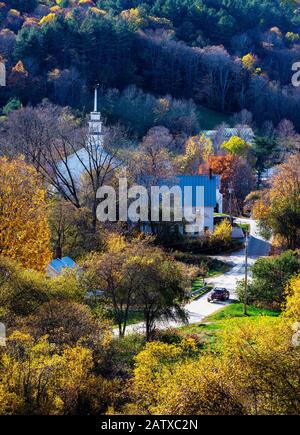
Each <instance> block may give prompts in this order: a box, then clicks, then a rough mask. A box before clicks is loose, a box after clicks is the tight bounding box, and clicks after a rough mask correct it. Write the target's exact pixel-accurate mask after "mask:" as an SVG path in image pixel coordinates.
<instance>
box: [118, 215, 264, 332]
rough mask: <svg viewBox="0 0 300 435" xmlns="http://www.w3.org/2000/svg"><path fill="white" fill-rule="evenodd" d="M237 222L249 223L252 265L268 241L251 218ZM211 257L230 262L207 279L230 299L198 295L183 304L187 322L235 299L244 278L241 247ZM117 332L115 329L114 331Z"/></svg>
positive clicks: (162, 325)
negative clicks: (226, 268) (213, 299)
mask: <svg viewBox="0 0 300 435" xmlns="http://www.w3.org/2000/svg"><path fill="white" fill-rule="evenodd" d="M236 221H237V222H241V223H247V224H249V225H250V237H249V248H248V264H249V266H251V265H253V264H254V263H255V261H256V260H257V259H258V258H259V257H264V256H267V255H268V254H269V251H270V246H271V245H270V243H269V242H267V241H266V240H265V239H263V238H262V237H261V236H260V235H259V233H258V228H257V224H256V222H255V221H254V220H252V219H237V220H236ZM213 258H217V259H220V260H222V261H224V262H227V263H230V264H231V265H232V269H231V270H230V271H229V272H227V273H225V274H223V275H219V276H218V277H216V278H211V279H209V280H208V283H209V284H213V285H214V286H216V287H226V288H227V289H228V290H229V291H230V300H229V301H228V302H220V303H209V302H207V294H205V295H203V296H200V297H199V298H198V299H195V300H194V301H192V302H190V303H189V304H187V305H186V306H185V309H186V311H187V313H188V317H189V323H190V324H192V323H198V322H201V321H202V320H203V319H204V318H205V317H206V316H208V315H210V314H213V313H214V312H216V311H218V310H220V309H221V308H223V307H224V306H226V305H227V304H229V303H231V302H232V301H233V300H234V299H236V293H235V289H236V283H237V281H238V280H241V279H243V278H244V275H245V250H244V249H242V250H240V251H237V252H235V253H233V254H225V255H219V256H214V257H213ZM181 325H182V324H180V323H178V322H163V321H159V322H157V324H156V327H157V328H159V329H165V328H168V327H179V326H181ZM143 331H144V324H143V323H138V324H135V325H129V326H127V329H126V333H127V334H128V333H132V332H143ZM114 332H115V331H114ZM116 332H117V331H116Z"/></svg>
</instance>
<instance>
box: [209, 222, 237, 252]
mask: <svg viewBox="0 0 300 435" xmlns="http://www.w3.org/2000/svg"><path fill="white" fill-rule="evenodd" d="M212 241H213V243H222V244H224V245H225V246H227V245H230V243H231V242H232V226H231V225H230V223H229V222H228V221H227V220H225V219H224V220H223V221H222V222H221V223H220V224H219V225H217V226H216V228H215V231H214V232H213V234H212Z"/></svg>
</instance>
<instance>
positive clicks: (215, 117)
mask: <svg viewBox="0 0 300 435" xmlns="http://www.w3.org/2000/svg"><path fill="white" fill-rule="evenodd" d="M197 115H198V120H199V124H200V128H201V130H213V129H215V127H217V126H218V125H220V124H222V122H226V123H227V124H230V118H231V116H230V115H226V114H224V113H221V112H216V111H215V110H211V109H207V108H206V107H203V106H199V108H198V110H197Z"/></svg>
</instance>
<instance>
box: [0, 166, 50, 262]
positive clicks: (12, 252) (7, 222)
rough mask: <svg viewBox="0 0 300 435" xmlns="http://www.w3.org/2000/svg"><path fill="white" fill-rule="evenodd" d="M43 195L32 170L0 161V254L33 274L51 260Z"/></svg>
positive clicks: (29, 167)
mask: <svg viewBox="0 0 300 435" xmlns="http://www.w3.org/2000/svg"><path fill="white" fill-rule="evenodd" d="M45 195H46V193H45V190H44V189H43V187H42V186H41V180H40V178H39V176H38V174H37V172H36V171H35V169H34V168H33V167H32V166H30V165H28V164H27V163H25V162H24V160H22V159H21V158H20V159H17V160H12V161H9V160H8V159H7V158H1V159H0V254H1V255H3V256H8V257H11V258H13V259H15V260H17V261H19V262H20V263H21V264H22V265H23V266H24V267H26V268H30V269H35V270H44V269H45V267H46V265H47V264H48V262H49V261H50V258H51V252H50V250H49V240H50V234H49V228H48V224H47V220H46V201H45Z"/></svg>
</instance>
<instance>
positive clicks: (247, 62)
mask: <svg viewBox="0 0 300 435" xmlns="http://www.w3.org/2000/svg"><path fill="white" fill-rule="evenodd" d="M242 62H243V65H244V67H245V68H246V69H247V70H249V71H251V72H253V71H254V69H255V63H256V57H255V56H254V55H253V54H251V53H248V54H246V55H245V56H243V57H242Z"/></svg>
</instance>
